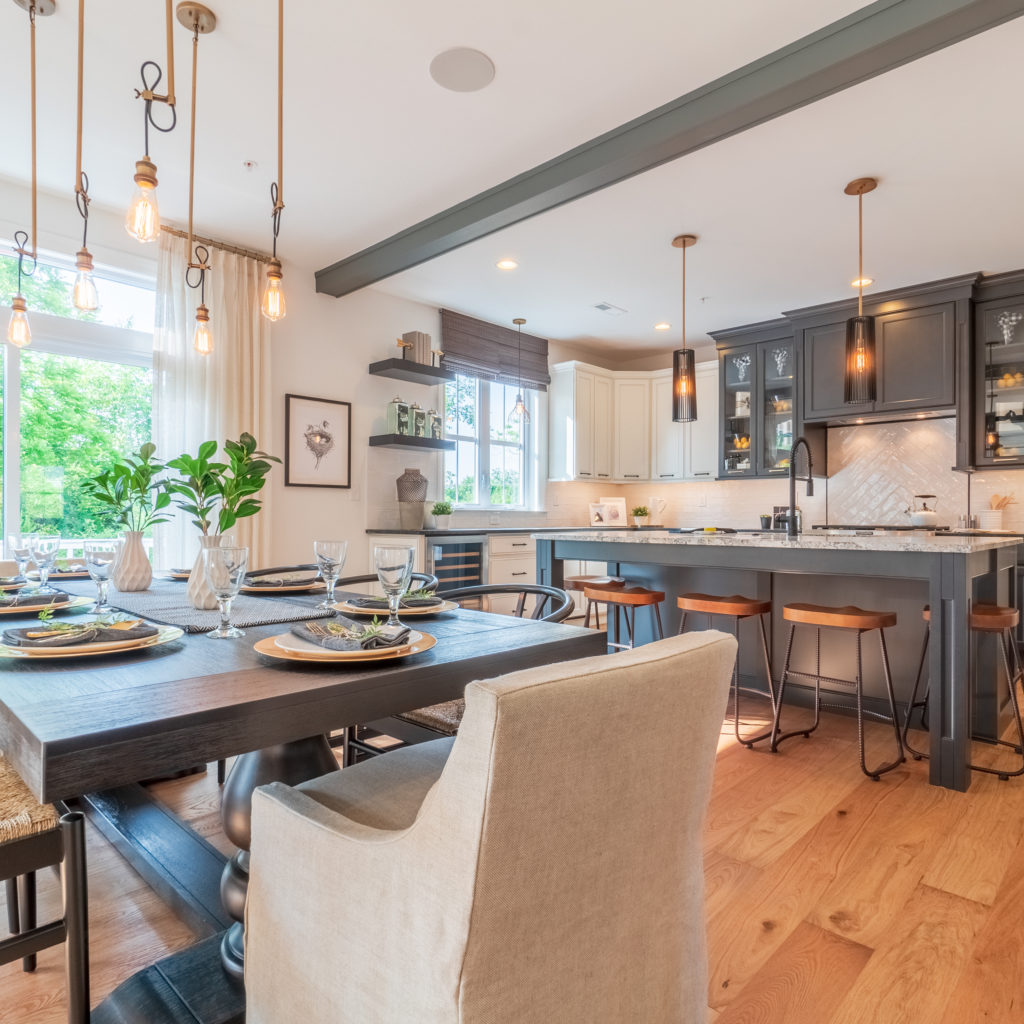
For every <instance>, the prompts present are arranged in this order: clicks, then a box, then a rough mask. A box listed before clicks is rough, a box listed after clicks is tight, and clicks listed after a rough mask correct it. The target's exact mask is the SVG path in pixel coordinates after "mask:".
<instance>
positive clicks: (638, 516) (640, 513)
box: [631, 505, 651, 527]
mask: <svg viewBox="0 0 1024 1024" xmlns="http://www.w3.org/2000/svg"><path fill="white" fill-rule="evenodd" d="M631 511H632V515H633V525H634V526H641V527H642V526H646V525H647V522H648V520H649V519H650V518H651V510H650V509H649V508H648V507H647V506H646V505H637V506H635V507H634V508H633V509H632V510H631Z"/></svg>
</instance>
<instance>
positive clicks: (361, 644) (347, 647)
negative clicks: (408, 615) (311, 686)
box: [292, 615, 411, 651]
mask: <svg viewBox="0 0 1024 1024" xmlns="http://www.w3.org/2000/svg"><path fill="white" fill-rule="evenodd" d="M328 623H334V624H335V625H338V626H344V627H345V628H346V629H352V630H355V631H356V632H360V631H362V630H363V629H365V628H366V627H365V625H364V624H362V623H356V622H353V621H352V620H351V619H346V618H345V617H344V616H343V615H338V616H336V617H335V618H333V619H320V620H318V621H317V622H316V623H313V625H318V626H326V625H327V624H328ZM309 627H310V623H307V622H296V623H295V625H294V626H292V633H293V634H294V635H295V636H297V637H301V638H302V639H303V640H308V641H309V642H310V643H311V644H316V645H317V647H322V648H323V649H324V650H325V651H381V650H385V649H386V648H388V647H401V646H402V645H403V644H405V643H407V642H408V640H409V633H410V632H411V630H410V629H409V628H408V627H407V626H402V627H396V626H382V627H381V635H380V636H373V637H369V638H367V639H365V640H355V639H349V638H348V637H343V636H317V635H316V634H315V633H314V632H313V631H312V630H311V629H310V628H309Z"/></svg>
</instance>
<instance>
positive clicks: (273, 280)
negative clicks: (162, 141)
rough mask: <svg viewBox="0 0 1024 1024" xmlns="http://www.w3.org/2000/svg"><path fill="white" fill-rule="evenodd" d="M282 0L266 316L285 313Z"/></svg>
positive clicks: (280, 0)
mask: <svg viewBox="0 0 1024 1024" xmlns="http://www.w3.org/2000/svg"><path fill="white" fill-rule="evenodd" d="M283 151H284V0H277V181H275V182H273V183H272V184H271V186H270V201H271V203H273V208H272V209H271V213H270V222H271V224H272V226H273V229H274V248H273V253H272V255H271V259H270V262H269V263H268V264H267V287H266V288H265V289H264V292H263V301H262V302H261V303H260V312H261V313H262V314H263V315H264V316H265V317H266V318H267V319H268V320H280V319H281V318H282V317H283V316H284V315H285V301H284V291H283V290H282V289H281V277H282V274H281V261H280V260H279V259H278V258H277V233H278V231H279V230H280V229H281V211H282V210H283V209H284V157H283Z"/></svg>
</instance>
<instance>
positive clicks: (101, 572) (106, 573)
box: [85, 540, 121, 613]
mask: <svg viewBox="0 0 1024 1024" xmlns="http://www.w3.org/2000/svg"><path fill="white" fill-rule="evenodd" d="M120 547H121V541H120V540H87V541H86V542H85V567H86V569H88V570H89V576H90V578H91V579H92V581H93V583H95V584H96V603H95V604H94V605H93V606H92V608H90V609H89V610H90V611H92V612H97V613H99V612H109V611H110V605H109V604H108V603H107V588H108V587H109V586H110V571H111V570H112V569H113V568H114V562H115V561H116V560H117V552H118V550H119V549H120Z"/></svg>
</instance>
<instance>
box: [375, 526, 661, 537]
mask: <svg viewBox="0 0 1024 1024" xmlns="http://www.w3.org/2000/svg"><path fill="white" fill-rule="evenodd" d="M665 529H668V527H662V526H644V527H636V526H621V527H618V528H613V529H610V530H609V529H608V528H607V527H603V528H602V527H597V526H594V527H589V526H466V527H458V528H456V529H454V530H436V529H435V530H430V529H423V530H367V531H366V532H367V533H371V534H376V533H383V534H387V535H389V536H390V535H392V534H395V535H398V534H406V533H407V534H410V535H412V536H416V537H476V536H479V535H480V534H481V533H530V534H533V533H544V534H547V533H551V532H556V533H561V532H564V531H566V530H574V531H578V532H580V533H586V534H587V535H590V534H592V533H597V532H602V533H610V534H613V535H614V536H616V537H618V536H621V535H622V534H624V533H641V532H643V531H647V532H659V531H662V530H665Z"/></svg>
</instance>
